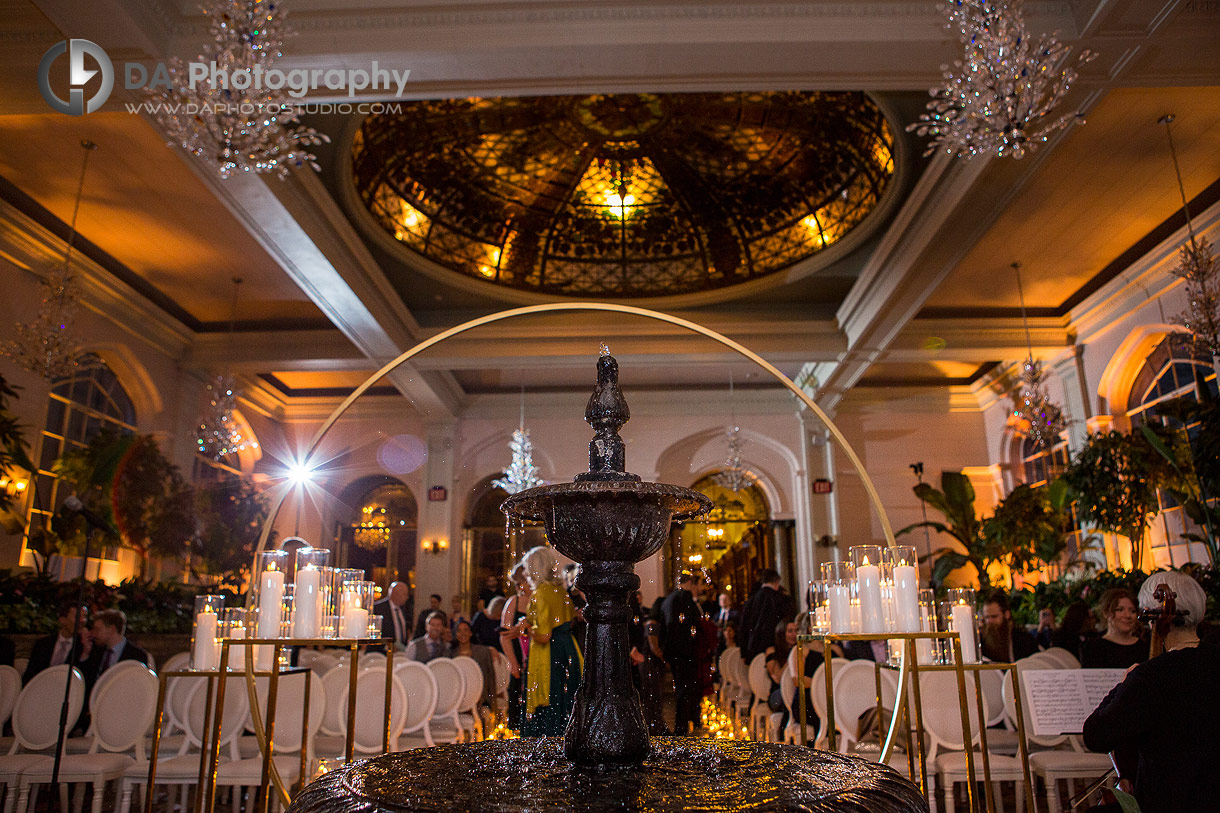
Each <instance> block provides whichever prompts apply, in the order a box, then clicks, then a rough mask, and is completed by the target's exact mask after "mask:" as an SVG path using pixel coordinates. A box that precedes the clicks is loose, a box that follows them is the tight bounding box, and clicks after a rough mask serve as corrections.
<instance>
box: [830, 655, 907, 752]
mask: <svg viewBox="0 0 1220 813" xmlns="http://www.w3.org/2000/svg"><path fill="white" fill-rule="evenodd" d="M833 666H834V669H833V673H834V699H835V729H836V730H837V731H838V732H839V734H840V739H839V743H838V745H839V750H840V751H842V752H843V753H847V752H848V751H849V750H850V749H851V747H852V746H854V745H855V744H856V742H857V741H858V740H859V736H860V732H859V730H858V723H859V720H860V716H861V715H862V714H864V713H865V712H866V711H868V710H869V709H871V708H874V707H875V706H876V705H877V676H876V674H875V669H876V666H875V665H874V664H873V662H872V661H865V660H857V661H848V662H847V663H844V664H842V665H841V666H840V665H839V664H837V663H836V664H833ZM823 680H825V676H823ZM823 685H824V684H823ZM896 697H897V693H896V692H895V690H894V686H893V684H892V683H891V682H890V681H888V680H884V679H883V680H882V681H881V705H882V706H883V707H885V708H888V709H891V710H892V709H893V708H894V700H895V699H896ZM823 703H825V699H823Z"/></svg>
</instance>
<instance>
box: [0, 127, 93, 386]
mask: <svg viewBox="0 0 1220 813" xmlns="http://www.w3.org/2000/svg"><path fill="white" fill-rule="evenodd" d="M80 145H81V148H82V149H83V150H84V151H85V155H84V158H83V159H82V160H81V167H80V180H79V181H78V182H77V184H76V202H75V203H74V204H73V206H72V226H71V230H70V231H69V232H68V244H67V246H66V247H65V248H64V263H63V265H62V266H61V267H59V268H58V269H56V270H54V271H51V272H50V273H49V274H47V276H46V277H44V278H43V279H42V280H41V285H42V289H43V291H42V302H41V304H40V305H39V307H38V313H37V315H35V316H34V320H33V321H32V322H18V323H17V338H16V339H12V340H10V341H7V342H5V343H4V344H3V346H0V355H4V356H8V357H9V358H11V359H12V360H13V361H15V362H17V364H18V365H19V366H20V367H21V368H22V369H24V370H28V371H29V372H31V373H34V374H36V375H39V376H42V378H43V380H44V381H54V380H55V379H57V378H63V377H64V376H67V375H68V374H70V373H71V372H72V371H73V370H74V369H76V359H77V357H78V356H79V355H80V345H79V344H78V343H77V342H76V339H75V337H74V336H73V332H74V326H73V324H72V319H73V317H74V316H75V315H76V307H77V305H79V304H80V297H81V290H80V283H79V282H78V281H77V279H76V275H75V274H73V273H72V247H73V245H74V244H75V243H76V216H77V214H79V213H80V201H81V195H82V194H83V193H84V191H85V170H87V169H88V168H89V153H91V152H93V151H94V150H96V149H97V145H96V144H94V143H93V142H92V141H89V140H87V139H82V140H81V143H80Z"/></svg>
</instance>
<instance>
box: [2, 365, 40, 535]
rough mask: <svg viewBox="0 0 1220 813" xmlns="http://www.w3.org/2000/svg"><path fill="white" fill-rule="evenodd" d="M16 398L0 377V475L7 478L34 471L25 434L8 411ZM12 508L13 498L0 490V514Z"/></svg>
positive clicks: (5, 490)
mask: <svg viewBox="0 0 1220 813" xmlns="http://www.w3.org/2000/svg"><path fill="white" fill-rule="evenodd" d="M16 398H17V391H16V390H15V389H14V388H13V387H11V386H9V384H8V382H7V381H5V380H4V376H2V375H0V475H7V476H9V477H12V476H13V475H15V474H16V473H17V471H18V470H21V469H24V470H25V471H27V472H33V470H34V463H33V461H31V460H30V458H29V455H28V454H27V453H26V443H25V432H24V430H23V429H22V426H21V424H20V423H19V422H18V420H17V416H16V415H14V414H13V413H12V412H11V411H10V410H9V402H10V401H11V400H14V399H16ZM12 507H13V497H12V496H10V495H9V493H8V491H7V489H0V512H5V513H6V515H7V512H9V511H11V510H12ZM5 524H6V525H8V524H9V523H8V522H6V523H5Z"/></svg>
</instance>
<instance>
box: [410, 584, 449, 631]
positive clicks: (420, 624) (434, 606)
mask: <svg viewBox="0 0 1220 813" xmlns="http://www.w3.org/2000/svg"><path fill="white" fill-rule="evenodd" d="M428 602H429V604H428V606H427V607H425V608H424V609H422V610H420V611H419V618H417V619H415V635H414V637H415V638H422V637H424V633H425V632H426V631H427V625H428V616H430V615H432V614H433V613H440V614H441V618H442V619H444V620H445V623H446V624H448V623H449V619H447V618H445V611H444V610H442V609H441V597H440V594H439V593H433V594H432V595H431V596H429V597H428Z"/></svg>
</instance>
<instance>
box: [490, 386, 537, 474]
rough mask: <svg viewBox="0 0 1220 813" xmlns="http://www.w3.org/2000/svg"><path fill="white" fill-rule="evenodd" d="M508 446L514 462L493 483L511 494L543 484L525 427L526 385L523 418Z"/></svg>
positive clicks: (523, 391) (523, 395)
mask: <svg viewBox="0 0 1220 813" xmlns="http://www.w3.org/2000/svg"><path fill="white" fill-rule="evenodd" d="M508 448H509V450H510V451H511V452H512V453H513V459H512V462H510V463H509V464H508V468H507V469H505V470H504V476H503V477H500V478H497V479H495V480H492V481H491V484H492V485H493V486H495V487H496V488H500V489H503V490H504V491H506V492H508V494H510V495H512V494H516V493H518V492H521V491H525V490H526V489H527V488H534V487H535V486H540V485H543V484H544V483H545V481H544V480H543V479H542V478H541V477H539V476H538V467H537V466H535V465H534V444H533V443H532V442H531V441H530V432H529V430H528V429H526V428H525V387H522V388H521V418H520V421H519V423H518V424H517V428H516V429H514V430H513V439H512V440H511V441H509V443H508Z"/></svg>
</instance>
